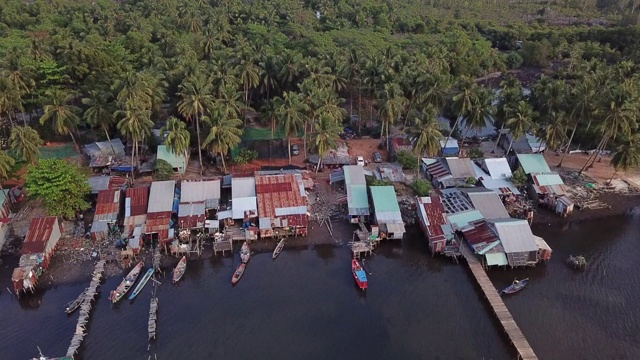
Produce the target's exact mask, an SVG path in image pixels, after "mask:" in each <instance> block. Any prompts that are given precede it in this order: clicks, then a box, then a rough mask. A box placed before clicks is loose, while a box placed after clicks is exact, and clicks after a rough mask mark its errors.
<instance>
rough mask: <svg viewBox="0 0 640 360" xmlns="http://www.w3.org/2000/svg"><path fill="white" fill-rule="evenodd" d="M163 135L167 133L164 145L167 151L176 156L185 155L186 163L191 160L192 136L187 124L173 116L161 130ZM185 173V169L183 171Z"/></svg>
mask: <svg viewBox="0 0 640 360" xmlns="http://www.w3.org/2000/svg"><path fill="white" fill-rule="evenodd" d="M160 132H161V133H162V134H165V133H166V136H167V137H166V138H165V139H164V144H165V145H166V146H167V149H168V150H169V151H171V152H172V153H174V154H180V155H184V158H185V161H187V159H189V144H190V141H191V134H190V133H189V131H188V130H187V124H185V123H184V122H183V121H181V120H180V119H178V118H176V117H174V116H171V117H170V118H168V119H167V123H166V124H165V125H164V127H163V128H162V129H161V130H160ZM182 170H183V171H184V170H185V169H182Z"/></svg>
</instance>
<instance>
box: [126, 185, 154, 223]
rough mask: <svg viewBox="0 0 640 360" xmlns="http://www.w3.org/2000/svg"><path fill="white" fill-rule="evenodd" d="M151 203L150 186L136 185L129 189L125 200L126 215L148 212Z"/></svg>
mask: <svg viewBox="0 0 640 360" xmlns="http://www.w3.org/2000/svg"><path fill="white" fill-rule="evenodd" d="M148 204H149V187H148V186H143V187H136V188H129V189H127V198H126V200H125V209H124V213H125V214H124V216H125V217H129V216H137V215H144V214H146V213H147V205H148Z"/></svg>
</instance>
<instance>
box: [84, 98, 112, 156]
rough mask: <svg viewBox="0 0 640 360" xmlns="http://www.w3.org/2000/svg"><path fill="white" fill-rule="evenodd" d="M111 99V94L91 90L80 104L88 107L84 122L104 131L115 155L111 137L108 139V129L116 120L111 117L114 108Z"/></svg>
mask: <svg viewBox="0 0 640 360" xmlns="http://www.w3.org/2000/svg"><path fill="white" fill-rule="evenodd" d="M111 98H112V95H111V93H108V92H103V91H99V90H91V91H89V96H88V97H86V98H84V99H82V103H83V104H84V105H87V106H88V108H87V110H85V112H84V118H85V120H86V121H87V123H88V124H89V125H91V126H97V127H100V128H101V129H102V131H104V134H105V135H106V137H107V140H108V141H109V145H111V151H113V155H116V149H114V147H113V144H112V143H111V137H109V129H110V128H111V126H112V125H113V123H114V122H115V120H116V119H115V117H114V116H113V114H114V113H115V106H114V103H113V102H112V101H111Z"/></svg>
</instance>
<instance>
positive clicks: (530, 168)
mask: <svg viewBox="0 0 640 360" xmlns="http://www.w3.org/2000/svg"><path fill="white" fill-rule="evenodd" d="M518 162H520V166H522V170H524V173H525V174H531V173H548V172H551V169H549V165H548V164H547V161H546V160H545V159H544V156H543V155H542V154H518Z"/></svg>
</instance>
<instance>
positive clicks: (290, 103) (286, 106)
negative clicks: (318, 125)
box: [277, 91, 304, 164]
mask: <svg viewBox="0 0 640 360" xmlns="http://www.w3.org/2000/svg"><path fill="white" fill-rule="evenodd" d="M277 111H278V117H279V118H280V124H281V125H282V129H283V133H284V134H285V135H286V136H287V142H288V150H289V164H291V137H293V136H294V135H298V134H300V131H301V130H302V128H303V126H304V102H303V101H302V98H301V96H300V95H299V94H296V93H294V92H291V91H287V92H285V93H283V94H282V101H281V103H280V108H279V109H278V110H277Z"/></svg>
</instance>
